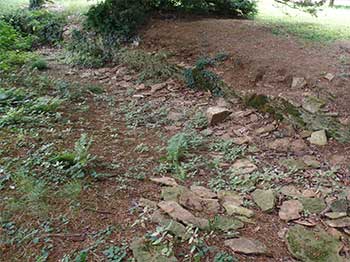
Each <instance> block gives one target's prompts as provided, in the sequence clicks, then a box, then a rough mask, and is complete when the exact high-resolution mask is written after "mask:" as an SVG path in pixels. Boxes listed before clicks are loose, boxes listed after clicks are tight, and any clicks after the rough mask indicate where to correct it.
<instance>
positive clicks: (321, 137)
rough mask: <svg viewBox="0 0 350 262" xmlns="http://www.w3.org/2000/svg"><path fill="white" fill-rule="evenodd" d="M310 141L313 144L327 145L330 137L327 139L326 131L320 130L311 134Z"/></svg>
mask: <svg viewBox="0 0 350 262" xmlns="http://www.w3.org/2000/svg"><path fill="white" fill-rule="evenodd" d="M309 141H310V143H311V144H314V145H317V146H325V145H327V142H328V139H327V134H326V131H325V130H319V131H316V132H313V133H312V134H311V137H310V138H309Z"/></svg>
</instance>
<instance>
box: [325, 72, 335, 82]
mask: <svg viewBox="0 0 350 262" xmlns="http://www.w3.org/2000/svg"><path fill="white" fill-rule="evenodd" d="M334 77H335V75H333V74H332V73H327V74H326V75H325V76H324V78H325V79H327V80H328V81H329V82H331V81H332V80H333V79H334Z"/></svg>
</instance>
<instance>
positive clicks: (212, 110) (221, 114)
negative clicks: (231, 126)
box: [207, 106, 231, 125]
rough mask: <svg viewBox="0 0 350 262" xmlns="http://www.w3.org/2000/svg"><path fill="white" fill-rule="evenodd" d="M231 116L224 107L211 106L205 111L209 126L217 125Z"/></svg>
mask: <svg viewBox="0 0 350 262" xmlns="http://www.w3.org/2000/svg"><path fill="white" fill-rule="evenodd" d="M230 114H231V111H230V110H228V109H227V108H225V107H219V106H213V107H209V108H208V109H207V119H208V123H209V125H216V124H219V123H221V122H223V121H225V119H226V118H227V117H228V116H229V115H230Z"/></svg>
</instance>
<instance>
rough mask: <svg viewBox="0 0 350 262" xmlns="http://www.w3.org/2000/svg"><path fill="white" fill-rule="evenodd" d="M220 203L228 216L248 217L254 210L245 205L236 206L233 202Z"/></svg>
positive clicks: (252, 214)
mask: <svg viewBox="0 0 350 262" xmlns="http://www.w3.org/2000/svg"><path fill="white" fill-rule="evenodd" d="M222 205H223V207H224V208H225V210H226V212H227V214H228V215H229V216H232V215H240V216H245V217H249V218H250V217H253V216H254V211H252V210H250V209H248V208H245V207H241V206H237V205H236V204H235V203H230V202H224V203H223V204H222Z"/></svg>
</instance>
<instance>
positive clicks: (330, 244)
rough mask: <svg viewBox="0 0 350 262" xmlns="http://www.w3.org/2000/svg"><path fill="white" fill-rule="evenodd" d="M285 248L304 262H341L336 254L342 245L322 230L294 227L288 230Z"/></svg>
mask: <svg viewBox="0 0 350 262" xmlns="http://www.w3.org/2000/svg"><path fill="white" fill-rule="evenodd" d="M286 240H287V247H288V250H289V251H290V252H291V253H292V255H293V256H294V257H295V258H297V259H300V260H301V261H304V262H330V261H332V262H341V261H343V259H342V258H341V256H340V255H339V254H338V252H339V250H340V248H341V246H342V244H341V242H340V241H338V240H337V239H335V238H334V237H333V236H331V235H329V234H327V232H325V231H324V230H323V229H316V230H307V229H306V228H304V227H302V226H300V225H296V226H293V227H291V228H290V229H289V231H288V233H287V236H286Z"/></svg>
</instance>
